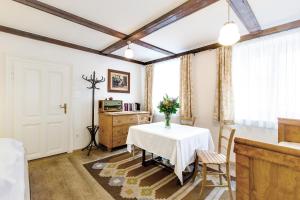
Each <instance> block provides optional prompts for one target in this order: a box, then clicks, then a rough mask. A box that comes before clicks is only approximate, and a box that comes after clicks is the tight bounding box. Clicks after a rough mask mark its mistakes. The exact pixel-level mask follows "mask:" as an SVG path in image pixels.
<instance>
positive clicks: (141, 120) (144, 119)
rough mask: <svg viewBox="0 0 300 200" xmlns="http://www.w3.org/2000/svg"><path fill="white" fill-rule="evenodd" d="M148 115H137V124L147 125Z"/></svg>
mask: <svg viewBox="0 0 300 200" xmlns="http://www.w3.org/2000/svg"><path fill="white" fill-rule="evenodd" d="M149 117H150V116H149V114H140V115H138V123H139V124H147V123H149Z"/></svg>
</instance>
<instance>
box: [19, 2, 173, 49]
mask: <svg viewBox="0 0 300 200" xmlns="http://www.w3.org/2000/svg"><path fill="white" fill-rule="evenodd" d="M13 1H16V2H18V3H21V4H24V5H26V6H29V7H32V8H35V9H37V10H40V11H43V12H46V13H49V14H51V15H54V16H57V17H60V18H63V19H65V20H68V21H71V22H73V23H76V24H80V25H82V26H85V27H88V28H91V29H93V30H96V31H99V32H102V33H105V34H108V35H110V36H113V37H117V38H119V39H124V38H126V37H128V36H127V35H126V34H124V33H121V32H119V31H116V30H113V29H111V28H109V27H106V26H103V25H101V24H98V23H95V22H93V21H90V20H88V19H85V18H82V17H79V16H77V15H74V14H72V13H69V12H67V11H64V10H61V9H59V8H56V7H54V6H51V5H48V4H46V3H43V2H40V1H37V0H13ZM135 43H136V44H138V45H140V46H143V47H146V48H148V49H151V50H153V51H158V52H160V53H162V54H165V55H173V54H174V53H173V52H170V51H167V50H165V49H162V48H159V47H157V46H154V45H151V44H148V43H146V42H143V41H135Z"/></svg>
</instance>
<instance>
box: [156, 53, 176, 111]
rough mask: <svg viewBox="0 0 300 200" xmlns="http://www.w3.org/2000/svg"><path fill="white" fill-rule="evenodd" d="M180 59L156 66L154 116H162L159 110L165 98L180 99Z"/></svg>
mask: <svg viewBox="0 0 300 200" xmlns="http://www.w3.org/2000/svg"><path fill="white" fill-rule="evenodd" d="M179 85H180V59H179V58H176V59H172V60H168V61H165V62H161V63H157V64H154V67H153V92H152V107H153V110H154V114H156V115H157V114H160V113H159V110H158V108H157V106H158V104H159V102H160V101H161V100H162V99H163V96H165V95H166V94H168V95H169V96H170V97H179Z"/></svg>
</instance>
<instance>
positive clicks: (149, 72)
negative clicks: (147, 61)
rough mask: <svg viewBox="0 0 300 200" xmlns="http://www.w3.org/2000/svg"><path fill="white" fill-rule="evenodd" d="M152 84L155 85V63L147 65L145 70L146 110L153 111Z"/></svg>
mask: <svg viewBox="0 0 300 200" xmlns="http://www.w3.org/2000/svg"><path fill="white" fill-rule="evenodd" d="M152 85H153V65H147V66H146V72H145V96H144V101H145V102H144V105H145V111H149V112H150V113H152Z"/></svg>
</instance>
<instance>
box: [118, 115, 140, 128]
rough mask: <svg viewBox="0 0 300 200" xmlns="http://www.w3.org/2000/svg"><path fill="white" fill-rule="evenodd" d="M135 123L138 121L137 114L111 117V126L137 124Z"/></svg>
mask: <svg viewBox="0 0 300 200" xmlns="http://www.w3.org/2000/svg"><path fill="white" fill-rule="evenodd" d="M137 123H138V116H137V115H125V116H114V117H113V126H120V125H124V124H137Z"/></svg>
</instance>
